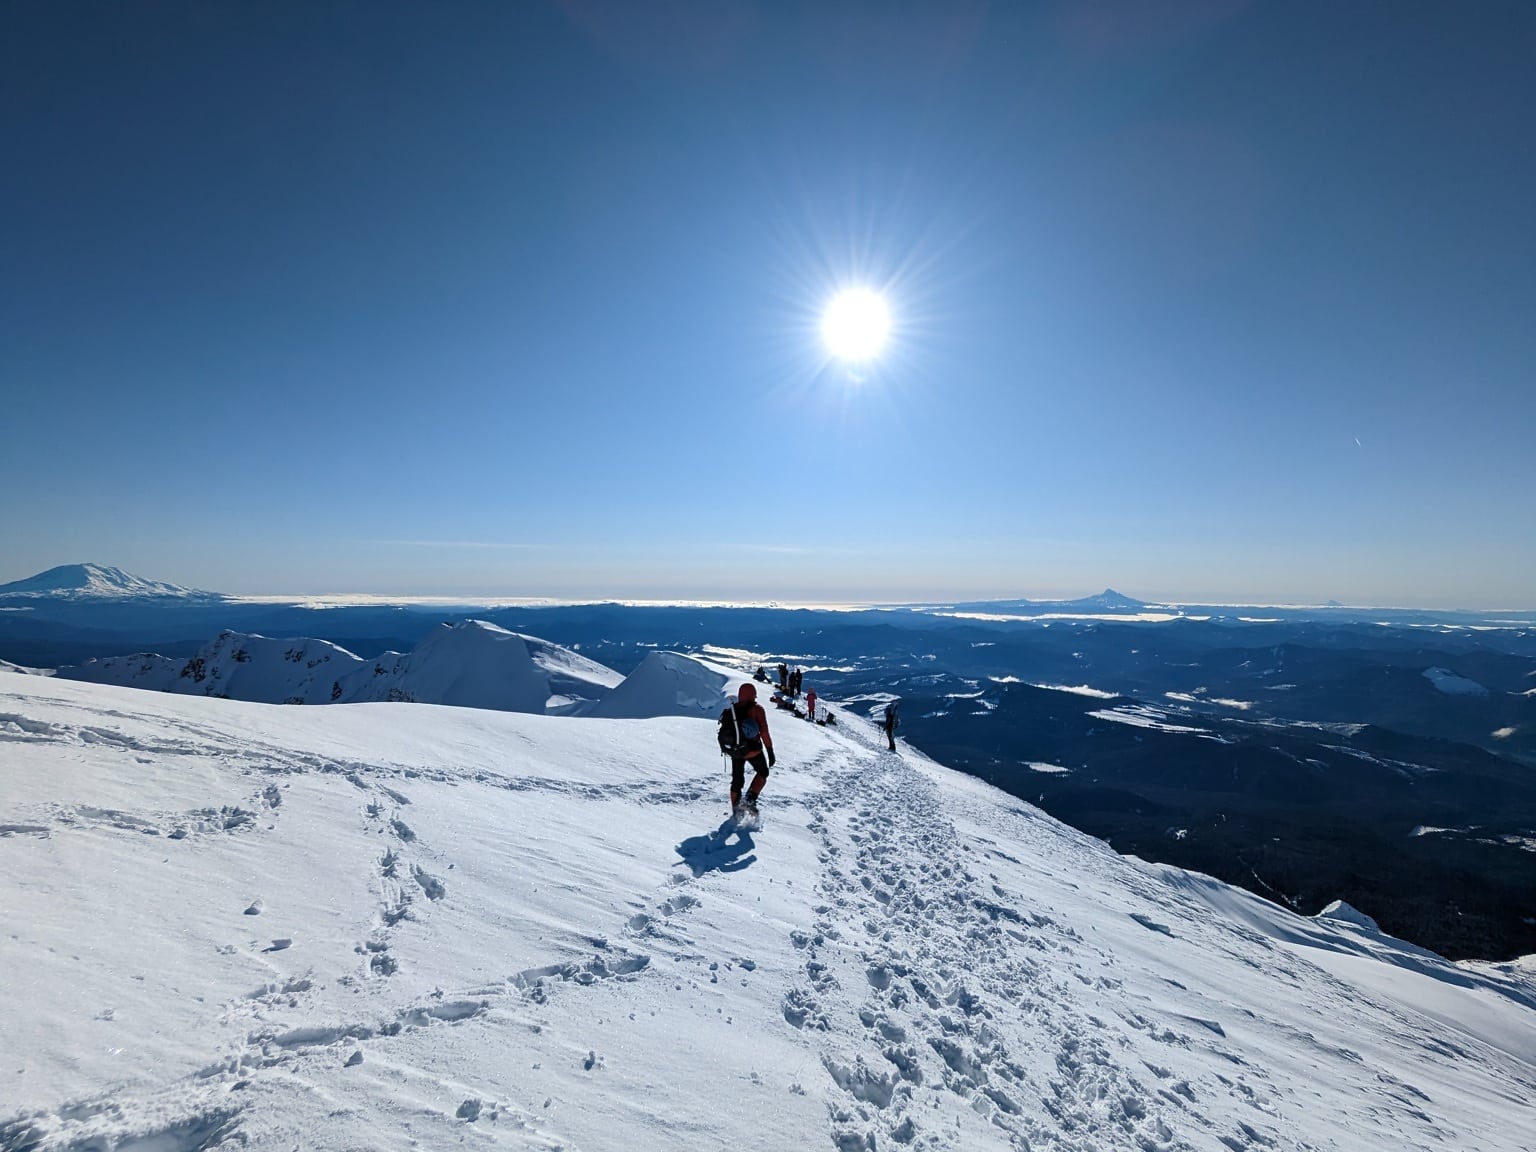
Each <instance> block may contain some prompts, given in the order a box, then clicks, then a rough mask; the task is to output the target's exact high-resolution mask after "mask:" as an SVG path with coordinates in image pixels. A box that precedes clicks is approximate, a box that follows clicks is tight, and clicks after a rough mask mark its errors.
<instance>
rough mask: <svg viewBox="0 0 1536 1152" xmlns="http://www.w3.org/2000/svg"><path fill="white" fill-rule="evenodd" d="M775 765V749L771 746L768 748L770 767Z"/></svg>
mask: <svg viewBox="0 0 1536 1152" xmlns="http://www.w3.org/2000/svg"><path fill="white" fill-rule="evenodd" d="M773 765H774V756H773V749H772V748H770V749H768V767H770V768H772V767H773Z"/></svg>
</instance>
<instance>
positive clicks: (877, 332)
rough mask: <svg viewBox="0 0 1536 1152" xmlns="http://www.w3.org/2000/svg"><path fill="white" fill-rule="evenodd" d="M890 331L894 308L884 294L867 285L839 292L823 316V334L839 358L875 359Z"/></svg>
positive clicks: (829, 347) (833, 353) (833, 352)
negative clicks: (886, 301) (892, 308)
mask: <svg viewBox="0 0 1536 1152" xmlns="http://www.w3.org/2000/svg"><path fill="white" fill-rule="evenodd" d="M890 332H891V310H890V308H889V307H887V305H886V303H885V298H884V297H882V296H881V295H880V294H879V293H877V292H871V291H870V290H869V289H868V288H850V289H848V290H847V291H845V292H840V293H838V294H837V295H836V296H835V297H833V299H832V302H831V303H830V304H828V305H827V311H826V314H825V315H824V316H823V317H822V320H821V334H822V338H823V339H825V340H826V342H827V348H828V350H829V351H830V352H831V353H832V355H833V356H836V357H837V358H838V359H839V360H871V359H873V358H874V357H876V356H878V355H879V354H880V350H881V349H882V348H884V347H885V341H886V338H887V337H888V336H889V335H890Z"/></svg>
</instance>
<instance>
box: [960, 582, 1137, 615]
mask: <svg viewBox="0 0 1536 1152" xmlns="http://www.w3.org/2000/svg"><path fill="white" fill-rule="evenodd" d="M951 607H954V608H961V609H965V610H966V611H973V612H1014V613H1020V614H1023V615H1035V614H1042V613H1047V612H1051V613H1055V612H1078V613H1101V612H1140V611H1141V610H1142V609H1144V608H1147V607H1149V605H1148V603H1147V602H1146V601H1145V600H1137V599H1136V598H1135V597H1134V596H1127V595H1125V594H1124V593H1123V592H1116V591H1115V590H1114V589H1113V588H1106V589H1104V591H1102V592H1100V593H1099V594H1098V595H1097V596H1083V597H1081V598H1080V599H1077V600H975V601H971V602H969V603H965V604H955V605H951Z"/></svg>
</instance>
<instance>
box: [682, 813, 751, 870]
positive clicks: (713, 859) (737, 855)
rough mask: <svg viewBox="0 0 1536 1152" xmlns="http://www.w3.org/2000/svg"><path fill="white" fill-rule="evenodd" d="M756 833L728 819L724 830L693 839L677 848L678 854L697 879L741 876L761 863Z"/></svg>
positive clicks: (685, 841) (690, 838)
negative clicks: (719, 874) (706, 875)
mask: <svg viewBox="0 0 1536 1152" xmlns="http://www.w3.org/2000/svg"><path fill="white" fill-rule="evenodd" d="M756 847H757V845H756V844H754V843H753V842H752V833H750V832H748V831H747V830H746V829H745V828H740V827H738V826H737V824H736V821H735V820H733V819H732V818H731V817H729V816H727V817H726V818H725V820H724V821H722V822H721V824H720V827H718V828H716V829H715V830H714V831H713V832H708V833H705V834H704V835H703V836H690V837H688V839H686V840H684V841H683V842H682V843H681V844H679V845H678V846H677V854H678V855H679V856H680V857H682V862H683V863H684V864H686V865H688V870H689V871H690V872H692V873H693V875H694V877H695V879H697V878H698V877H700V876H702V875H704V873H706V872H740V871H741V870H742V869H743V868H750V867H751V866H752V865H753V864H755V863H757V857H756V856H755V855H753V851H754V849H756Z"/></svg>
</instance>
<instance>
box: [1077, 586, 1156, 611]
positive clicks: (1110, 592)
mask: <svg viewBox="0 0 1536 1152" xmlns="http://www.w3.org/2000/svg"><path fill="white" fill-rule="evenodd" d="M1078 603H1080V604H1092V605H1094V606H1096V607H1099V608H1128V609H1134V610H1140V609H1142V608H1145V607H1146V606H1147V603H1146V601H1145V600H1138V599H1136V598H1135V597H1134V596H1127V595H1125V594H1124V593H1123V592H1116V591H1115V590H1114V589H1113V588H1106V589H1104V591H1102V592H1100V593H1099V594H1098V595H1097V596H1088V597H1085V598H1084V599H1082V600H1080V601H1078Z"/></svg>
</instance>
